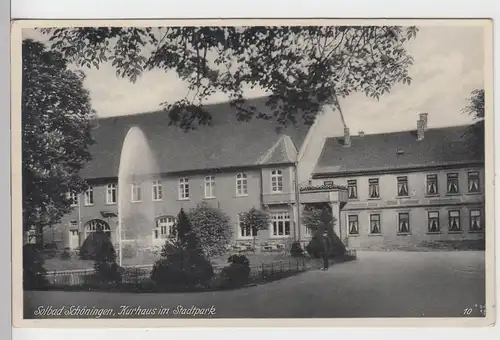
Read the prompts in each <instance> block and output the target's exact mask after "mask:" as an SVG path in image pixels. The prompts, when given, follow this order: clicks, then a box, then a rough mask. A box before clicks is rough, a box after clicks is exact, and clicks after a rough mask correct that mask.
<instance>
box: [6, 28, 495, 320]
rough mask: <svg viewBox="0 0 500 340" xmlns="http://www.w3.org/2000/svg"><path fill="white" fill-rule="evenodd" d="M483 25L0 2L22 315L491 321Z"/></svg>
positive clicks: (487, 46) (489, 146)
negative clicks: (81, 17) (6, 41)
mask: <svg viewBox="0 0 500 340" xmlns="http://www.w3.org/2000/svg"><path fill="white" fill-rule="evenodd" d="M492 27H493V25H492V22H490V21H488V20H439V21H438V20H430V19H429V20H423V19H422V20H375V19H373V20H354V19H352V20H337V21H336V20H316V21H314V20H309V21H308V20H304V21H302V22H300V23H299V24H297V23H296V22H294V21H293V20H289V21H286V20H266V21H259V20H255V21H253V20H241V21H240V22H238V21H237V20H232V21H224V20H213V21H205V22H204V21H203V20H198V21H196V20H191V21H187V20H186V21H183V20H177V21H155V22H153V21H147V20H139V21H137V20H136V21H133V22H130V23H129V22H127V21H121V22H114V21H112V20H108V21H99V22H94V23H90V22H86V21H64V22H58V21H36V22H30V21H25V22H23V21H19V22H17V26H16V25H14V26H13V29H15V30H16V32H18V33H17V35H15V37H18V40H13V57H12V58H13V59H12V62H13V64H16V65H17V66H16V67H17V68H18V69H17V71H16V72H13V75H12V76H13V82H16V83H18V90H17V96H15V101H16V103H17V104H16V105H14V106H13V111H12V121H13V125H12V126H13V131H12V136H13V137H12V138H13V139H12V143H13V157H17V162H13V174H12V176H13V184H12V186H13V188H12V195H13V196H12V200H13V201H12V204H13V212H12V218H13V221H18V223H17V224H16V223H13V227H12V232H13V236H12V238H13V245H12V247H13V251H14V252H16V253H17V255H15V254H14V255H13V256H14V259H17V260H18V261H17V262H16V261H13V266H14V270H17V271H18V274H16V275H17V278H18V281H17V283H14V288H15V289H16V285H17V288H18V289H19V296H18V299H17V301H15V302H14V304H16V305H17V307H16V308H17V309H22V312H20V318H21V319H24V320H38V321H40V320H47V319H51V320H53V319H65V320H67V319H76V320H81V319H86V320H89V319H92V320H100V321H102V322H103V325H104V326H106V322H112V321H113V320H116V319H131V320H130V321H128V322H131V323H132V322H134V320H138V319H139V320H140V319H148V320H154V319H161V320H169V319H175V320H203V319H224V320H226V319H227V320H232V319H234V320H236V319H238V320H252V319H254V320H255V319H276V320H290V319H293V320H296V321H297V322H298V321H300V320H314V319H321V320H328V319H332V320H335V319H342V320H344V319H360V320H361V321H359V323H360V324H362V323H363V320H369V319H375V318H376V319H387V320H391V319H399V320H401V319H405V318H412V319H422V320H424V319H432V318H435V319H437V318H449V319H453V320H456V322H457V323H461V322H462V323H463V324H466V323H467V322H476V323H477V324H480V325H488V324H490V323H491V322H494V321H493V320H494V312H495V309H494V300H493V298H494V293H495V292H494V287H491V285H489V284H488V282H490V283H491V279H492V277H491V275H493V273H492V272H490V271H493V267H494V257H493V255H491V254H492V252H493V251H494V249H493V248H494V240H493V239H492V235H493V227H494V220H493V206H492V205H491V204H492V203H493V201H492V199H493V196H492V195H493V192H492V189H493V170H494V169H493V164H492V158H493V143H492V138H493V134H492V128H491V121H492V106H491V98H492V92H493V87H492V86H491V83H490V72H492V71H491V69H492V50H491V45H492V38H491V37H492ZM13 39H14V37H13ZM13 68H15V66H13ZM13 93H14V94H16V91H14V90H13ZM17 107H18V109H19V110H16V108H17ZM17 111H18V112H17ZM14 153H15V154H14ZM490 198H491V201H490ZM489 254H490V255H491V256H490V255H489ZM16 275H14V279H15V278H16ZM488 278H490V279H488ZM16 308H15V309H16ZM193 322H194V321H193ZM109 325H111V323H109Z"/></svg>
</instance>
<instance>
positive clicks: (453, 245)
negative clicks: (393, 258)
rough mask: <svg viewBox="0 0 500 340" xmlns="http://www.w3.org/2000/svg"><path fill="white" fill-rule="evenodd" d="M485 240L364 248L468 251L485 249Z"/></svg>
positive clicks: (385, 245)
mask: <svg viewBox="0 0 500 340" xmlns="http://www.w3.org/2000/svg"><path fill="white" fill-rule="evenodd" d="M484 249H485V243H484V240H437V241H422V242H419V243H417V244H404V245H401V244H383V245H380V246H373V247H368V248H365V249H363V250H368V251H370V250H376V251H409V252H412V251H413V252H428V251H467V250H484Z"/></svg>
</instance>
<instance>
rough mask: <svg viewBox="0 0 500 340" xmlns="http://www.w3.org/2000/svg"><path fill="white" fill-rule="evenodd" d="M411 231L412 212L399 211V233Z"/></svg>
mask: <svg viewBox="0 0 500 340" xmlns="http://www.w3.org/2000/svg"><path fill="white" fill-rule="evenodd" d="M409 232H410V213H399V223H398V233H400V234H408V233H409Z"/></svg>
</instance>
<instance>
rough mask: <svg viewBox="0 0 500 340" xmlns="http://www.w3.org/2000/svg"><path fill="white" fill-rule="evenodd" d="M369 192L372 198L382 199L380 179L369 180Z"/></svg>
mask: <svg viewBox="0 0 500 340" xmlns="http://www.w3.org/2000/svg"><path fill="white" fill-rule="evenodd" d="M368 190H369V195H370V198H379V197H380V188H379V185H378V178H371V179H369V180H368Z"/></svg>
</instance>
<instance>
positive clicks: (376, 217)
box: [370, 214, 381, 234]
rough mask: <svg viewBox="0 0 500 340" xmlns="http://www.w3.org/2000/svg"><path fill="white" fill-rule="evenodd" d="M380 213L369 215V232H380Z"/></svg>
mask: <svg viewBox="0 0 500 340" xmlns="http://www.w3.org/2000/svg"><path fill="white" fill-rule="evenodd" d="M380 233H381V230H380V214H371V215H370V234H380Z"/></svg>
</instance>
